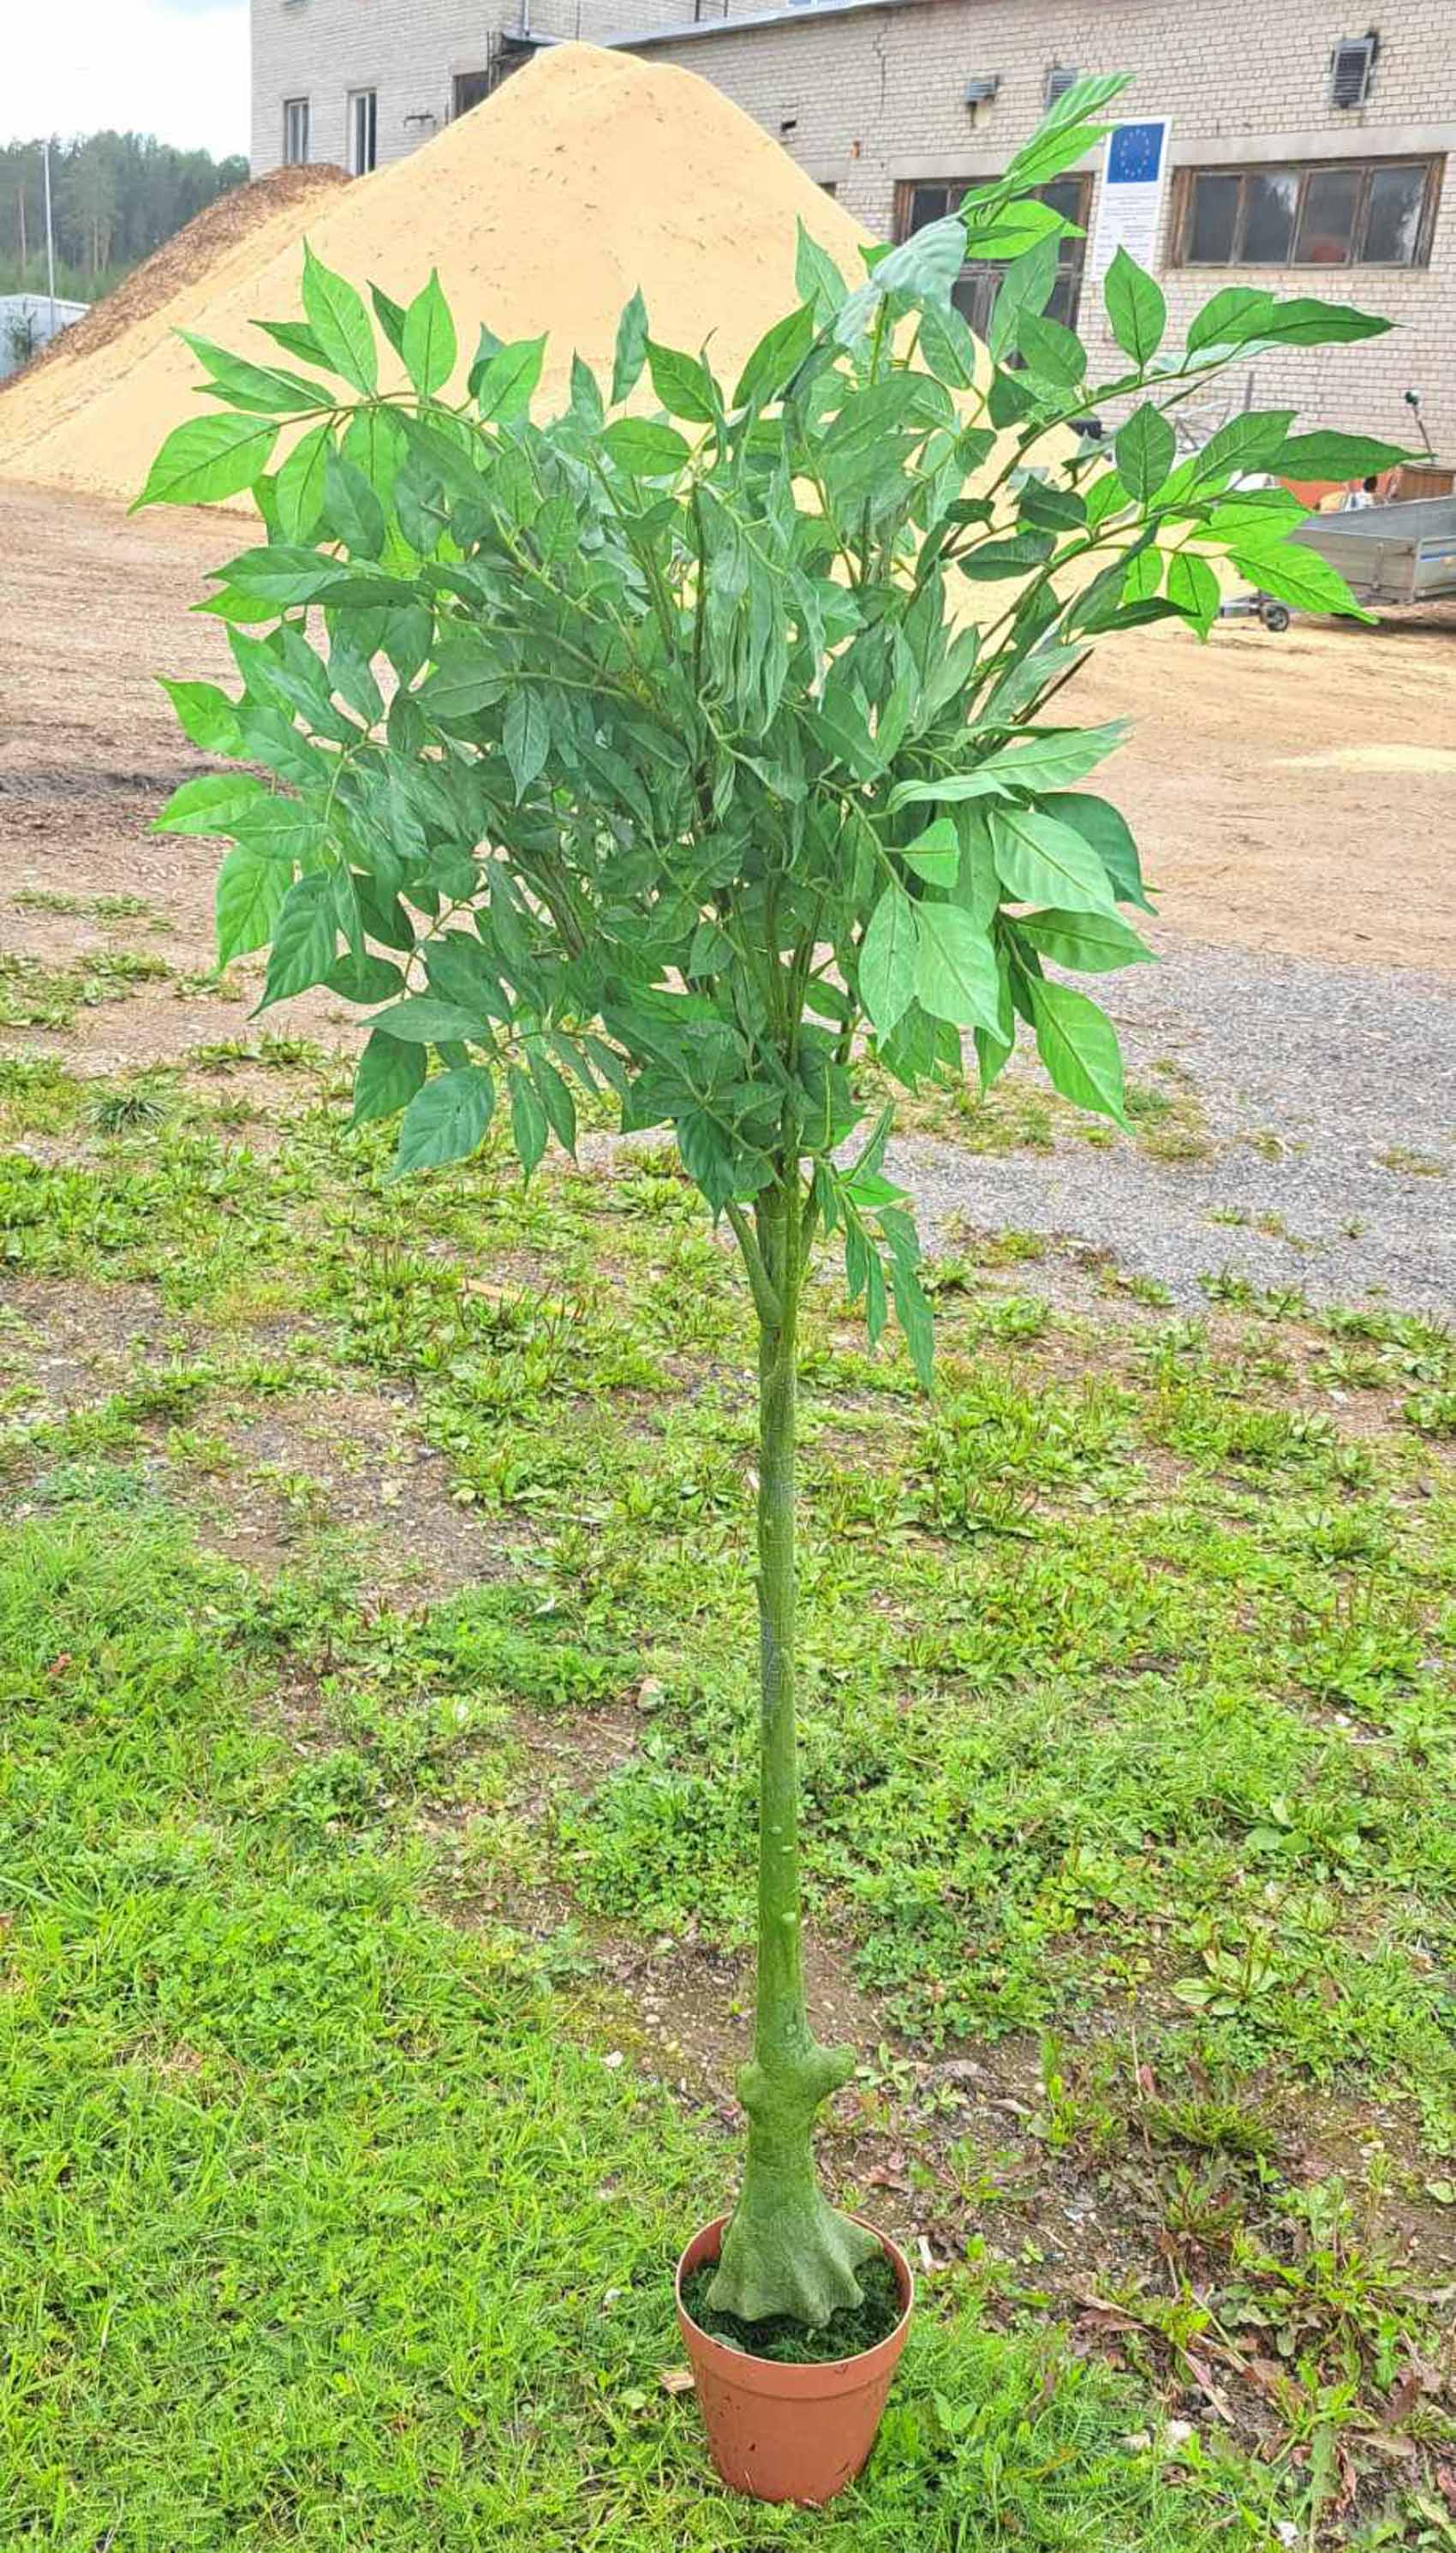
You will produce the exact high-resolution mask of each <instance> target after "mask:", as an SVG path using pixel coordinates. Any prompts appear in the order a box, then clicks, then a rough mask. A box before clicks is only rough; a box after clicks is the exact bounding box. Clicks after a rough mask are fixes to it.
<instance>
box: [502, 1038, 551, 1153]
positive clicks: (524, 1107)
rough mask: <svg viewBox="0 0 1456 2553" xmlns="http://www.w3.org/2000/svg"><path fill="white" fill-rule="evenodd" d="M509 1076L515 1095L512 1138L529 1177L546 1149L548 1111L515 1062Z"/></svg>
mask: <svg viewBox="0 0 1456 2553" xmlns="http://www.w3.org/2000/svg"><path fill="white" fill-rule="evenodd" d="M506 1079H507V1081H508V1083H509V1085H510V1096H511V1140H512V1142H513V1143H514V1145H515V1148H516V1154H517V1157H518V1159H519V1161H520V1165H521V1167H522V1169H523V1170H524V1171H525V1173H526V1176H527V1178H529V1177H530V1175H531V1172H532V1171H533V1170H534V1169H535V1167H536V1165H537V1164H538V1162H539V1161H540V1159H541V1156H542V1154H543V1153H544V1152H545V1150H546V1133H547V1128H546V1110H545V1109H544V1108H543V1107H542V1105H541V1102H540V1100H539V1098H538V1097H537V1095H536V1092H535V1091H534V1090H533V1089H532V1087H531V1084H530V1082H529V1081H528V1080H527V1078H526V1076H525V1074H524V1073H523V1072H518V1071H517V1069H516V1067H515V1065H514V1064H512V1065H511V1067H510V1069H509V1071H508V1073H507V1075H506Z"/></svg>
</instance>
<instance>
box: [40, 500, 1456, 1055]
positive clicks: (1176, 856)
mask: <svg viewBox="0 0 1456 2553" xmlns="http://www.w3.org/2000/svg"><path fill="white" fill-rule="evenodd" d="M238 537H239V527H238V526H237V525H235V524H234V523H233V522H231V521H230V520H228V519H227V518H226V517H224V516H221V515H217V514H213V513H207V512H203V511H188V512H177V513H169V514H149V515H146V516H142V517H138V518H137V519H135V520H133V519H130V518H129V517H128V516H127V515H126V514H125V513H123V512H122V510H121V509H120V507H118V506H115V505H112V504H109V503H104V502H101V501H99V500H92V499H86V498H79V497H69V496H67V497H60V496H52V495H48V494H44V493H40V492H37V491H34V490H31V489H21V488H17V487H4V488H0V582H3V590H4V599H5V610H4V613H3V616H0V856H3V864H4V865H3V878H4V885H5V890H6V894H7V898H8V897H9V896H11V895H14V894H15V893H16V892H17V891H21V892H24V891H25V890H26V889H28V888H29V889H36V888H39V889H41V890H42V891H44V892H48V893H51V894H55V893H62V894H65V895H68V896H75V897H78V898H95V897H97V896H101V897H106V896H113V895H119V894H121V895H136V896H142V897H145V898H146V899H147V900H148V902H149V903H150V904H152V905H154V906H155V907H156V911H157V913H158V915H160V916H162V917H164V918H165V920H166V922H167V923H168V925H169V926H170V929H169V932H168V935H167V938H166V941H165V943H164V950H165V954H166V956H167V959H168V961H169V962H170V963H171V964H172V965H173V966H174V967H175V966H177V965H191V966H194V967H196V968H199V969H200V968H203V967H205V966H206V965H207V963H208V962H209V958H210V952H211V901H212V880H213V875H214V871H215V867H216V856H215V850H214V846H213V845H211V844H209V843H205V842H199V841H195V840H192V841H189V840H180V839H178V840H173V839H170V838H167V837H163V836H160V835H153V834H151V833H148V831H147V827H148V823H149V820H150V818H151V817H152V815H153V814H154V813H155V812H156V808H157V806H158V805H159V804H160V802H161V800H162V799H163V798H164V797H165V795H166V794H167V792H168V791H169V790H170V789H171V788H172V787H173V786H174V785H175V783H176V782H177V781H178V780H180V779H182V778H183V777H185V775H186V774H187V772H188V771H190V770H194V769H196V768H198V767H199V757H198V756H197V755H196V754H195V753H194V752H193V750H192V748H191V747H190V746H189V745H188V744H187V743H186V742H185V741H184V739H183V738H182V737H181V736H180V734H179V733H178V731H177V729H176V727H175V725H174V723H173V722H172V718H171V714H170V711H169V709H168V706H167V703H166V700H165V697H164V695H163V694H162V693H161V692H160V691H159V690H158V688H157V686H156V682H155V680H154V679H153V677H154V675H155V673H156V672H158V671H166V672H168V673H171V674H175V675H183V676H194V677H195V676H210V677H212V678H213V679H215V680H226V679H227V677H228V674H229V671H230V662H231V660H230V658H229V654H228V648H227V641H226V637H225V635H224V631H223V628H222V625H221V623H220V622H218V621H216V620H212V619H208V618H205V617H202V618H199V617H197V616H195V615H194V616H190V617H189V607H190V606H191V605H192V604H193V603H195V602H196V600H197V599H198V597H199V596H200V595H201V594H202V593H203V591H204V590H205V589H204V584H203V579H204V575H205V572H206V570H207V569H208V568H209V567H210V566H213V565H215V564H216V563H218V562H219V561H220V560H222V559H224V558H226V557H227V556H228V555H229V554H230V551H231V550H232V549H233V548H234V547H235V546H236V544H237V540H238ZM1072 697H1073V698H1075V701H1076V708H1077V713H1078V715H1079V716H1081V717H1084V718H1087V719H1107V718H1113V717H1128V718H1130V719H1131V721H1132V722H1133V736H1132V740H1131V742H1130V743H1129V745H1128V746H1127V747H1126V749H1125V750H1124V751H1123V752H1122V753H1121V754H1120V755H1119V756H1118V758H1117V760H1116V762H1115V763H1114V764H1112V765H1111V767H1110V771H1109V778H1108V786H1109V789H1110V791H1111V793H1112V794H1113V795H1114V796H1115V797H1116V798H1117V800H1118V802H1119V804H1120V805H1121V806H1122V808H1123V809H1124V811H1125V813H1126V815H1127V816H1128V818H1129V821H1130V822H1131V824H1132V826H1133V829H1134V832H1135V833H1137V835H1138V837H1139V840H1140V842H1141V844H1142V849H1143V857H1144V863H1145V865H1146V867H1147V869H1148V872H1149V875H1150V877H1151V878H1152V880H1153V881H1154V882H1155V883H1156V886H1157V888H1158V890H1159V894H1160V904H1161V916H1162V926H1163V929H1162V936H1163V937H1164V938H1165V939H1166V938H1172V939H1174V940H1177V941H1193V942H1202V943H1205V944H1207V943H1212V944H1221V945H1224V946H1229V947H1236V948H1243V949H1247V950H1250V951H1258V952H1280V953H1282V954H1286V955H1292V956H1305V957H1320V958H1323V959H1325V960H1326V961H1332V962H1334V963H1336V964H1339V963H1348V964H1355V965H1364V966H1379V965H1390V966H1414V967H1417V968H1419V969H1420V970H1422V971H1423V972H1425V973H1427V974H1429V973H1431V972H1436V973H1443V974H1456V862H1453V861H1452V858H1451V850H1450V846H1451V842H1452V839H1453V837H1456V606H1446V607H1428V608H1427V610H1426V611H1425V612H1424V613H1420V614H1409V615H1406V616H1405V617H1404V619H1401V620H1394V621H1389V622H1387V623H1385V624H1383V625H1382V626H1380V627H1379V628H1376V629H1364V628H1354V627H1351V628H1345V627H1340V626H1336V625H1333V624H1329V623H1321V622H1302V621H1297V622H1296V624H1295V626H1294V628H1293V629H1291V630H1290V631H1289V632H1288V633H1287V634H1286V635H1285V636H1284V637H1281V638H1275V637H1271V636H1269V635H1268V634H1267V633H1266V632H1265V631H1264V630H1262V629H1260V628H1258V627H1257V626H1255V625H1252V624H1249V623H1244V622H1231V623H1226V624H1225V625H1224V626H1222V627H1221V628H1219V629H1217V630H1215V632H1214V634H1213V636H1212V638H1211V640H1210V641H1209V643H1208V645H1207V646H1206V647H1204V648H1199V647H1198V646H1197V645H1196V642H1195V641H1194V640H1193V639H1192V638H1191V637H1189V636H1188V634H1187V633H1186V632H1184V631H1182V630H1176V631H1175V630H1165V629H1154V630H1150V631H1147V632H1144V633H1142V634H1140V635H1138V636H1135V637H1132V638H1130V639H1126V640H1122V641H1119V642H1118V643H1116V644H1115V645H1112V646H1109V647H1106V648H1104V649H1103V651H1102V653H1101V655H1100V657H1099V658H1098V659H1097V660H1096V662H1095V663H1093V664H1092V665H1091V666H1090V667H1089V668H1088V670H1087V672H1086V673H1085V674H1084V675H1083V676H1082V677H1081V678H1080V680H1079V683H1078V686H1077V687H1076V691H1075V694H1074V695H1073V696H1072ZM1070 706H1071V699H1069V707H1070ZM88 936H89V937H91V938H92V939H93V940H98V939H99V935H97V934H95V933H94V932H93V933H90V934H88V933H87V932H86V931H85V930H82V931H81V932H80V933H79V934H78V930H77V924H76V922H75V920H74V919H73V918H70V919H65V920H61V919H59V918H58V917H56V916H55V915H53V914H46V913H41V912H16V911H14V910H13V909H12V910H11V911H8V912H7V914H6V917H5V942H6V945H7V946H8V947H9V948H11V949H12V950H16V951H19V952H32V953H34V954H36V955H40V956H45V957H48V958H59V957H62V956H65V955H69V954H73V953H74V951H75V949H76V947H77V945H78V943H79V944H81V945H84V944H85V941H86V938H87V937H88ZM227 1012H228V1006H227V1005H225V1004H221V1003H219V1002H218V1001H217V1000H216V999H209V1000H206V1001H203V1002H201V1003H194V1002H193V1001H191V1000H190V999H186V998H179V996H178V992H177V989H176V987H175V985H174V984H158V985H157V986H156V987H153V986H145V985H144V986H142V987H140V988H139V990H138V992H137V994H136V995H135V997H134V998H133V999H132V1000H130V1001H128V1002H127V1003H125V1004H117V1005H108V1006H107V1021H108V1035H107V1040H106V1046H107V1054H106V1056H105V1060H107V1061H110V1060H114V1059H115V1060H120V1059H122V1057H123V1056H124V1055H141V1054H142V1053H144V1052H146V1051H147V1048H146V1046H144V1045H143V1044H142V1043H141V1042H142V1041H143V1040H144V1039H145V1040H146V1041H148V1042H149V1043H150V1047H151V1051H152V1052H154V1053H157V1054H175V1053H177V1052H179V1051H180V1050H181V1049H182V1048H183V1047H185V1046H186V1045H187V1044H189V1043H191V1042H195V1041H196V1040H197V1039H198V1038H200V1037H221V1036H224V1035H226V1034H228V1033H229V1031H230V1030H231V1029H233V1028H235V1027H236V1026H237V1021H236V1019H230V1018H229V1017H228V1015H227ZM184 1014H185V1015H186V1016H183V1015H184ZM194 1014H196V1016H194ZM118 1039H120V1041H121V1043H120V1045H118V1044H116V1043H115V1041H116V1040H118ZM96 1059H97V1060H98V1061H101V1060H102V1059H103V1058H102V1057H101V1056H100V1055H97V1058H96Z"/></svg>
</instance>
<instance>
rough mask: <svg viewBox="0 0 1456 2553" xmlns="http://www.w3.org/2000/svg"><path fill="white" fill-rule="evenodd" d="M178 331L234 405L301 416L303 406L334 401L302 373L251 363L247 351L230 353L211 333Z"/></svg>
mask: <svg viewBox="0 0 1456 2553" xmlns="http://www.w3.org/2000/svg"><path fill="white" fill-rule="evenodd" d="M177 334H178V336H179V337H180V338H181V340H182V342H183V344H184V345H186V346H190V347H191V349H192V352H193V354H194V355H195V356H196V358H197V360H198V362H199V364H201V365H202V366H203V368H204V370H205V371H206V372H207V374H208V376H209V380H210V384H211V387H212V389H215V390H216V391H217V392H218V394H219V395H220V396H221V397H223V398H225V399H227V400H229V401H230V403H231V404H232V405H233V406H234V407H240V408H249V409H252V410H253V411H255V412H256V413H257V414H259V415H260V416H297V415H298V413H299V411H300V410H303V411H304V412H305V413H306V412H307V411H309V410H310V409H314V410H316V409H318V408H321V407H327V406H328V405H329V404H330V401H329V396H328V393H327V391H326V390H324V389H322V388H321V386H320V385H319V383H317V382H307V381H305V380H304V378H303V376H302V374H301V373H284V372H278V371H276V370H275V369H274V368H273V367H272V366H271V365H263V364H250V363H249V361H248V358H247V356H246V355H233V354H230V353H229V351H228V349H227V347H226V346H215V345H214V344H213V343H212V340H211V339H210V338H208V337H193V336H191V335H189V334H188V331H187V330H186V329H185V328H179V329H178V330H177Z"/></svg>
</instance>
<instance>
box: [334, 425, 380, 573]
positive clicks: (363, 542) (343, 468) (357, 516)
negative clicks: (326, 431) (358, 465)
mask: <svg viewBox="0 0 1456 2553" xmlns="http://www.w3.org/2000/svg"><path fill="white" fill-rule="evenodd" d="M324 515H325V521H326V523H327V526H328V529H329V532H330V533H331V535H332V536H333V537H334V539H336V540H342V541H343V543H344V546H345V548H346V549H347V550H348V552H349V554H350V557H351V558H360V559H376V558H377V557H378V556H379V553H380V551H381V550H382V549H383V547H384V509H383V507H382V505H381V504H380V502H379V500H378V498H377V497H376V496H375V495H374V492H373V490H372V488H371V487H370V486H369V483H368V481H367V479H366V478H365V477H364V472H363V471H362V470H356V469H355V467H354V464H353V462H352V461H346V460H345V459H344V456H343V454H342V453H339V452H336V451H335V450H334V447H333V445H332V444H330V446H329V448H328V450H327V451H326V453H325V454H324Z"/></svg>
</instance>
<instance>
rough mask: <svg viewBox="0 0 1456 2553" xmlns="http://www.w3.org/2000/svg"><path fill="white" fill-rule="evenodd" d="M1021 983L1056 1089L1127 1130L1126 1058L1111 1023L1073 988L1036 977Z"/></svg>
mask: <svg viewBox="0 0 1456 2553" xmlns="http://www.w3.org/2000/svg"><path fill="white" fill-rule="evenodd" d="M1023 981H1024V984H1025V988H1026V994H1027V998H1028V1001H1029V1003H1030V1006H1031V1025H1032V1028H1033V1030H1034V1031H1035V1034H1036V1051H1037V1054H1038V1055H1040V1056H1041V1059H1042V1062H1043V1063H1044V1065H1045V1066H1046V1069H1047V1072H1048V1074H1049V1075H1050V1077H1051V1082H1052V1086H1053V1088H1054V1089H1056V1090H1060V1092H1061V1094H1062V1096H1063V1098H1064V1099H1070V1100H1071V1101H1072V1103H1073V1105H1074V1107H1077V1108H1091V1109H1094V1110H1095V1111H1096V1113H1097V1114H1098V1115H1099V1116H1102V1117H1111V1118H1113V1119H1115V1121H1116V1123H1117V1124H1118V1125H1119V1126H1125V1125H1126V1123H1127V1119H1126V1116H1125V1115H1124V1113H1123V1100H1122V1057H1121V1055H1119V1053H1118V1051H1117V1038H1116V1033H1115V1031H1114V1030H1113V1027H1112V1023H1111V1021H1110V1020H1109V1019H1108V1018H1107V1017H1106V1015H1105V1013H1104V1012H1102V1011H1099V1010H1098V1009H1097V1006H1096V1004H1095V1002H1090V1001H1089V1000H1088V998H1087V995H1086V994H1085V993H1079V992H1075V991H1074V990H1073V987H1072V986H1071V985H1070V984H1054V983H1051V982H1049V981H1048V979H1047V978H1046V977H1045V976H1037V975H1028V976H1026V977H1024V978H1023Z"/></svg>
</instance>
